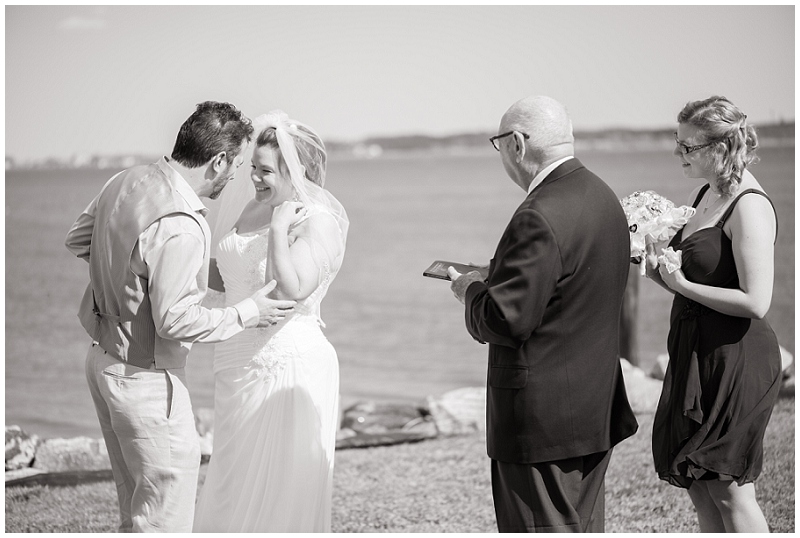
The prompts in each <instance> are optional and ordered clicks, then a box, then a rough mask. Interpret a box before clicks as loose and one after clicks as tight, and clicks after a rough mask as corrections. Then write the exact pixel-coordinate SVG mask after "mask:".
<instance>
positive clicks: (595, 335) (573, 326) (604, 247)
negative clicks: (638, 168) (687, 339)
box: [465, 158, 638, 463]
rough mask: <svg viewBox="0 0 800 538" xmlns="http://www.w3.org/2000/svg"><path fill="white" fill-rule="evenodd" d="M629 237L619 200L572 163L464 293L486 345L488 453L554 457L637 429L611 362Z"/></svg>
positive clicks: (551, 178)
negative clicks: (481, 276) (483, 277)
mask: <svg viewBox="0 0 800 538" xmlns="http://www.w3.org/2000/svg"><path fill="white" fill-rule="evenodd" d="M629 241H630V239H629V234H628V225H627V221H626V219H625V214H624V213H623V211H622V208H621V206H620V203H619V200H618V199H617V197H616V195H615V194H614V192H613V191H612V190H611V189H610V188H609V187H608V185H606V184H605V183H604V182H603V181H602V180H601V179H600V178H599V177H597V176H596V175H594V174H593V173H592V172H590V171H589V170H587V169H586V168H585V167H584V166H583V165H582V164H581V162H580V161H578V160H577V159H574V158H573V159H570V160H569V161H566V162H565V163H563V164H561V165H560V166H558V167H557V168H556V169H555V170H553V171H552V172H551V173H550V174H549V175H548V176H547V177H546V178H545V179H544V181H543V182H542V183H541V184H540V185H538V186H537V187H536V188H535V189H534V190H533V192H531V193H530V194H529V195H528V197H527V198H526V199H525V201H524V202H523V203H522V205H520V206H519V208H517V210H516V212H515V213H514V216H513V217H512V218H511V221H510V223H509V224H508V227H507V228H506V230H505V232H504V233H503V236H502V238H501V239H500V243H499V244H498V246H497V251H496V252H495V256H494V258H493V259H492V260H491V263H490V265H489V273H488V277H487V279H486V280H485V281H484V282H474V283H472V284H471V285H470V286H469V288H468V289H467V291H466V296H465V304H466V323H467V329H468V330H469V332H470V334H471V335H472V336H473V337H474V338H475V339H476V340H478V341H480V342H485V343H488V344H489V372H488V389H487V402H486V413H487V422H486V432H487V449H488V454H489V457H490V458H492V459H494V460H498V461H502V462H508V463H539V462H547V461H556V460H562V459H567V458H573V457H578V456H584V455H588V454H593V453H596V452H601V451H605V450H608V449H610V448H611V447H613V446H614V445H615V444H617V443H619V442H620V441H622V440H623V439H625V438H627V437H629V436H631V435H633V434H634V433H635V432H636V429H637V427H638V425H637V423H636V418H635V416H634V415H633V412H632V411H631V408H630V406H629V404H628V398H627V395H626V393H625V386H624V384H623V379H622V370H621V367H620V362H619V333H620V314H621V309H622V297H623V294H624V291H625V284H626V282H627V279H628V269H629V263H630V246H629Z"/></svg>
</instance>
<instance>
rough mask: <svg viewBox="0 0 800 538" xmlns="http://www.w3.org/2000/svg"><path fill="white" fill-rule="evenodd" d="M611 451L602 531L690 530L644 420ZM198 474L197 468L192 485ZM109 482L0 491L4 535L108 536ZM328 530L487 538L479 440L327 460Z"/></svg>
mask: <svg viewBox="0 0 800 538" xmlns="http://www.w3.org/2000/svg"><path fill="white" fill-rule="evenodd" d="M794 417H795V412H794V395H793V394H792V395H789V396H783V397H781V398H780V399H779V400H778V404H777V405H776V407H775V411H774V413H773V415H772V420H771V421H770V424H769V427H768V428H767V434H766V438H765V439H764V447H765V454H764V470H763V472H762V475H761V477H760V478H759V479H758V481H757V482H756V491H757V495H758V500H759V504H760V505H761V508H762V510H763V511H764V514H765V516H766V518H767V522H768V523H769V526H770V529H771V530H772V531H773V532H794V529H795V525H794V483H795V474H794V473H795V470H794V454H795V450H794V439H795V435H794V432H795V418H794ZM638 419H639V424H640V428H639V433H637V434H636V435H635V436H634V437H633V438H632V439H629V440H627V441H625V442H623V443H622V444H620V445H619V446H618V447H617V448H616V449H615V450H614V455H613V457H612V458H611V465H610V467H609V470H608V473H607V475H606V531H607V532H698V530H699V529H698V527H697V522H696V517H695V515H694V510H693V509H692V506H691V503H690V502H689V497H688V495H687V494H686V492H685V491H683V490H681V489H678V488H675V487H672V486H669V485H668V484H666V483H665V482H662V481H659V480H658V479H657V478H656V476H655V472H654V471H653V464H652V460H651V456H650V432H651V429H652V422H653V417H652V415H640V416H639V417H638ZM204 475H205V466H203V467H202V468H201V483H202V480H203V478H204ZM116 502H117V499H116V492H115V489H114V485H113V484H112V483H111V482H99V483H94V484H83V485H80V486H75V487H47V486H34V487H10V488H6V507H5V518H6V527H5V530H6V532H112V531H114V530H115V528H116V525H117V521H118V516H117V507H116ZM332 518H333V529H332V530H333V531H334V532H495V531H496V527H495V524H494V509H493V505H492V494H491V485H490V477H489V460H488V458H487V456H486V450H485V438H484V437H483V436H482V435H478V434H476V435H470V436H463V437H453V438H448V439H434V440H430V441H425V442H421V443H416V444H407V445H397V446H392V447H378V448H369V449H351V450H341V451H338V452H337V453H336V471H335V477H334V497H333V515H332Z"/></svg>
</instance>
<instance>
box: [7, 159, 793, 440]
mask: <svg viewBox="0 0 800 538" xmlns="http://www.w3.org/2000/svg"><path fill="white" fill-rule="evenodd" d="M579 157H580V159H581V160H582V161H583V163H584V164H586V165H587V166H588V167H589V168H590V169H592V170H593V171H594V172H596V173H597V174H599V175H600V176H601V177H603V178H604V179H605V180H606V181H607V182H608V183H609V185H611V187H612V188H613V189H614V190H615V192H616V193H617V194H618V195H619V196H620V197H622V196H624V195H626V194H629V193H630V192H632V191H634V190H637V189H653V190H656V191H658V192H659V193H660V194H662V195H664V196H667V197H668V198H670V199H672V200H673V201H676V202H678V203H685V201H686V199H687V197H688V194H689V192H690V191H691V190H692V188H693V187H695V186H696V185H697V184H698V183H696V182H694V181H693V180H687V179H685V178H683V176H682V174H681V172H680V169H679V167H678V165H677V163H676V160H675V158H674V157H672V156H671V155H670V154H669V151H658V152H655V151H654V152H635V153H624V152H615V153H610V152H583V153H581V154H580V155H579ZM761 157H762V162H761V163H759V164H758V165H756V166H755V167H754V168H753V173H754V174H755V175H756V177H758V178H759V180H760V181H761V182H762V184H763V185H764V187H765V189H766V190H767V192H768V193H769V194H770V195H771V196H772V198H773V200H774V202H775V204H776V206H777V211H778V216H779V219H780V231H779V236H778V245H777V250H776V279H775V292H774V298H773V302H772V308H771V310H770V313H769V315H768V319H769V320H770V322H771V323H772V325H773V327H774V328H775V332H776V333H777V335H778V340H779V342H780V343H781V345H782V346H784V347H785V348H787V349H788V350H789V351H791V352H792V353H794V228H795V226H794V194H795V193H794V148H793V147H792V148H766V149H764V150H762V151H761ZM114 172H115V171H114V170H107V171H74V170H69V171H62V172H54V171H46V172H44V171H35V172H33V171H29V172H19V171H16V172H7V173H6V363H5V372H6V424H20V425H22V426H23V427H25V428H26V429H27V430H28V431H30V432H32V433H36V434H38V435H40V436H44V437H53V436H76V435H90V436H98V437H99V436H100V431H99V428H98V426H97V423H96V418H95V415H94V408H93V406H92V404H91V400H90V397H89V393H88V390H87V388H86V384H85V381H84V377H83V363H84V358H85V355H86V349H87V346H88V344H89V340H88V337H87V336H86V334H85V333H84V331H83V329H82V328H81V326H80V324H79V323H78V319H77V317H76V315H75V312H76V309H77V305H78V303H79V301H80V298H81V295H82V293H83V290H84V288H85V286H86V283H87V282H88V272H87V271H88V270H87V265H86V264H85V263H84V262H83V261H81V260H78V259H76V258H73V257H72V256H71V254H70V253H69V252H68V251H67V250H66V249H65V248H64V246H63V240H64V236H65V234H66V232H67V230H68V229H69V227H70V225H71V224H72V223H73V221H74V220H75V218H76V217H77V216H78V215H79V214H80V212H81V211H82V210H83V208H84V207H85V206H86V204H88V202H89V201H90V200H91V198H92V197H93V196H94V195H95V194H96V193H97V191H98V190H99V189H100V187H101V186H102V185H103V183H104V182H105V180H106V179H107V178H108V177H110V176H111V175H112V174H113V173H114ZM328 187H329V188H330V189H331V191H332V192H333V193H334V194H335V195H336V196H337V197H338V198H339V199H340V200H341V202H342V203H343V204H344V206H345V207H346V208H347V210H348V213H349V215H350V219H351V226H350V237H349V238H348V251H347V255H346V257H345V263H344V265H343V267H342V270H341V272H340V274H339V277H338V278H337V280H336V281H335V282H334V283H333V285H332V286H331V289H330V291H329V293H328V296H327V298H326V300H325V302H324V304H323V306H322V317H323V319H324V320H325V322H326V324H327V329H326V334H327V336H328V338H329V340H330V341H331V342H332V343H333V345H334V346H335V347H336V349H337V352H338V354H339V362H340V366H341V392H342V396H343V403H344V404H345V405H347V404H349V403H352V402H353V401H355V400H357V399H375V400H394V401H415V400H419V399H422V398H424V397H425V396H427V395H435V394H441V393H443V392H445V391H448V390H451V389H455V388H459V387H464V386H482V385H484V384H485V364H486V348H485V346H482V345H480V344H477V343H476V342H475V341H473V340H472V338H471V337H470V336H469V335H468V334H467V332H466V329H465V328H464V324H463V323H464V320H463V307H462V306H461V305H460V304H459V303H457V302H456V301H455V299H454V298H453V297H452V294H451V293H450V290H449V287H448V284H447V283H446V282H444V281H439V280H433V279H428V278H423V277H422V276H421V274H422V270H423V269H425V268H426V267H427V266H428V265H429V264H430V263H431V262H432V261H433V260H434V259H449V260H454V261H466V262H470V261H471V262H483V263H485V262H486V261H487V260H488V259H489V258H490V257H491V256H492V254H493V252H494V247H495V245H496V243H497V240H498V239H499V237H500V235H501V233H502V231H503V229H504V228H505V225H506V223H507V221H508V218H509V217H510V215H511V213H512V212H513V211H514V209H515V208H516V207H517V205H518V204H519V203H520V202H521V201H522V199H523V198H524V195H525V193H524V192H522V191H521V190H520V189H519V188H518V187H516V186H515V185H513V184H512V183H511V181H510V180H509V179H508V178H507V177H506V176H505V174H504V172H503V169H502V165H501V164H500V161H499V159H498V157H497V155H496V154H495V153H493V152H492V153H482V154H479V155H472V156H447V157H442V156H427V157H403V158H396V159H391V158H385V159H380V160H374V161H338V162H336V161H334V162H332V163H330V168H329V173H328ZM577 218H579V217H577ZM640 296H641V303H640V319H641V325H640V334H639V347H640V355H641V358H642V361H643V362H644V363H646V364H647V363H651V362H652V361H653V359H654V358H655V357H656V356H657V355H658V354H660V353H663V352H664V351H665V346H666V344H665V342H666V335H667V328H668V327H667V325H668V309H669V301H670V298H669V296H668V294H667V293H665V292H663V291H662V290H660V288H657V287H656V286H655V285H653V284H652V283H650V282H647V281H643V282H641V286H640ZM212 353H213V347H212V346H196V348H195V350H194V351H193V353H192V356H190V361H189V365H188V367H187V372H188V377H189V383H190V390H191V392H192V397H193V401H194V404H195V406H196V407H211V406H212V405H213V379H212V370H211V361H212Z"/></svg>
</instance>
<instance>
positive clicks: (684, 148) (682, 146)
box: [675, 133, 714, 155]
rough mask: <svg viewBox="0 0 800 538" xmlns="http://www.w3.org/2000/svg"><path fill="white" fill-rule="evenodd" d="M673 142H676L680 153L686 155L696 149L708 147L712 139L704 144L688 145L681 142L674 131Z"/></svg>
mask: <svg viewBox="0 0 800 538" xmlns="http://www.w3.org/2000/svg"><path fill="white" fill-rule="evenodd" d="M675 143H676V144H678V147H679V148H680V150H681V153H683V154H684V155H688V154H690V153H692V152H694V151H697V150H698V149H703V148H705V147H708V146H710V145H711V144H713V143H714V142H713V141H712V142H707V143H705V144H700V145H699V146H689V145H686V144H684V143H683V142H681V141H680V139H679V138H678V133H675Z"/></svg>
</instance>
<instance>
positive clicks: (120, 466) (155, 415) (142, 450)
mask: <svg viewBox="0 0 800 538" xmlns="http://www.w3.org/2000/svg"><path fill="white" fill-rule="evenodd" d="M86 379H87V381H88V382H89V390H90V392H91V394H92V400H93V401H94V405H95V409H96V410H97V418H98V419H99V420H100V428H101V429H102V431H103V437H104V439H105V442H106V447H108V456H109V459H110V460H111V469H112V471H113V474H114V482H115V483H116V486H117V495H118V497H119V511H120V526H119V530H120V532H191V531H192V521H193V519H194V503H195V497H196V494H197V477H198V472H199V469H200V444H199V438H198V435H197V430H196V428H195V423H194V414H193V413H192V404H191V401H190V399H189V391H188V390H187V388H186V376H185V372H184V369H183V368H180V369H170V370H156V369H155V368H154V367H153V368H150V369H145V368H139V367H136V366H133V365H130V364H127V363H124V362H120V361H118V360H116V359H115V358H113V357H111V356H110V355H108V354H107V353H106V352H105V351H103V349H102V348H100V346H98V345H96V344H92V346H91V347H90V348H89V353H88V355H87V357H86Z"/></svg>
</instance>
